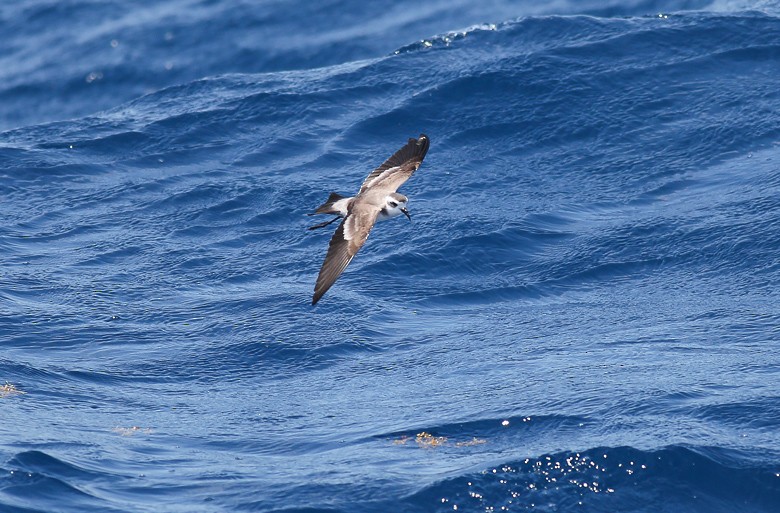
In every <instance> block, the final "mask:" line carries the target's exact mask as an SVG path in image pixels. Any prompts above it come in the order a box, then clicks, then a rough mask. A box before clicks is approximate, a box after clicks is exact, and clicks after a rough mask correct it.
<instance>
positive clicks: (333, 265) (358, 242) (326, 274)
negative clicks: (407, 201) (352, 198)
mask: <svg viewBox="0 0 780 513" xmlns="http://www.w3.org/2000/svg"><path fill="white" fill-rule="evenodd" d="M379 210H380V209H379V207H376V206H374V205H370V204H367V203H361V204H356V205H355V206H354V208H353V209H352V211H351V212H349V213H348V214H347V217H345V218H344V220H343V221H342V222H341V224H340V225H339V227H338V229H337V230H336V233H334V234H333V238H331V239H330V246H328V254H327V255H325V261H324V262H323V263H322V268H320V274H319V276H317V283H316V284H315V285H314V297H313V298H312V301H311V304H312V305H314V304H317V301H319V300H320V298H321V297H322V296H323V295H324V294H325V293H326V292H327V291H328V289H329V288H330V287H331V286H332V285H333V284H334V283H335V282H336V280H337V279H338V277H339V276H341V273H342V272H344V269H346V267H347V266H348V265H349V263H350V262H351V261H352V258H354V256H355V255H356V254H357V252H358V250H359V249H360V248H361V247H363V244H364V243H365V242H366V239H367V238H368V234H369V233H370V232H371V228H373V227H374V224H375V223H376V218H377V216H378V215H379Z"/></svg>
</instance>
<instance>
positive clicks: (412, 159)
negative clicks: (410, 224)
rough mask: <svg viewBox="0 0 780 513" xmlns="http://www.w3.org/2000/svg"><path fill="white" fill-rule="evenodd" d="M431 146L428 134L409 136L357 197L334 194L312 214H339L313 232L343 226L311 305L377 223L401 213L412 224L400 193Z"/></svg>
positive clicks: (329, 251)
mask: <svg viewBox="0 0 780 513" xmlns="http://www.w3.org/2000/svg"><path fill="white" fill-rule="evenodd" d="M430 144H431V142H430V139H428V136H427V135H425V134H420V136H419V137H418V138H417V139H415V138H412V137H410V138H409V140H408V142H407V143H406V144H405V145H404V146H403V147H402V148H401V149H399V150H398V151H396V152H395V153H394V154H393V155H392V156H391V157H390V158H389V159H387V160H386V161H385V162H384V163H383V164H382V165H381V166H379V167H378V168H376V169H374V170H373V171H371V173H370V174H369V175H368V176H367V177H366V179H365V180H364V181H363V184H362V185H361V186H360V190H359V191H358V193H357V194H356V195H355V196H351V197H347V196H342V195H340V194H338V193H335V192H332V193H330V196H328V200H327V201H326V202H325V203H323V204H322V205H320V206H319V207H317V210H316V211H315V212H313V213H311V214H309V215H317V214H335V215H336V217H335V218H333V219H331V220H330V221H325V222H323V223H319V224H316V225H314V226H311V227H309V229H310V230H315V229H317V228H323V227H325V226H328V225H329V224H331V223H333V222H335V221H338V220H339V219H341V224H340V225H339V227H338V228H337V229H336V232H335V233H334V234H333V237H332V238H331V239H330V244H329V246H328V252H327V254H326V255H325V260H324V261H323V263H322V267H321V268H320V273H319V275H318V276H317V282H316V284H315V285H314V296H313V297H312V301H311V304H312V306H313V305H316V304H317V301H319V300H320V299H321V298H322V296H323V295H325V293H326V292H327V291H328V289H330V288H331V287H332V286H333V284H334V283H335V282H336V280H337V279H338V278H339V276H341V273H342V272H344V269H346V267H347V266H348V265H349V263H350V262H351V261H352V259H353V258H354V257H355V255H356V254H357V252H358V251H359V250H360V248H361V247H363V244H365V242H366V239H368V235H369V233H370V232H371V229H372V228H373V227H374V224H376V222H377V221H384V220H385V219H392V218H393V217H397V216H400V215H401V214H403V215H405V216H406V217H407V218H408V219H409V221H411V220H412V216H411V215H410V214H409V211H408V210H407V208H406V207H407V204H408V203H409V198H407V197H406V196H404V195H403V194H400V193H399V192H397V191H398V188H399V187H400V186H401V185H403V184H404V182H406V181H407V180H408V179H409V178H410V177H411V176H412V175H413V174H414V172H415V171H417V169H419V167H420V164H422V161H423V159H424V158H425V154H426V153H428V148H429V147H430Z"/></svg>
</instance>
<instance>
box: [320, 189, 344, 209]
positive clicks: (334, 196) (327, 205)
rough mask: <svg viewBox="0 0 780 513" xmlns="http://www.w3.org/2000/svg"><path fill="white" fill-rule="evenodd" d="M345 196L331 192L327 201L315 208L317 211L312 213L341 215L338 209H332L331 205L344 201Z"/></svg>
mask: <svg viewBox="0 0 780 513" xmlns="http://www.w3.org/2000/svg"><path fill="white" fill-rule="evenodd" d="M344 198H346V196H342V195H341V194H338V193H335V192H331V193H330V196H328V201H326V202H325V203H323V204H322V205H320V206H319V207H317V210H315V211H314V213H315V214H341V211H340V210H338V209H334V208H333V204H334V203H336V202H337V201H338V200H341V199H344Z"/></svg>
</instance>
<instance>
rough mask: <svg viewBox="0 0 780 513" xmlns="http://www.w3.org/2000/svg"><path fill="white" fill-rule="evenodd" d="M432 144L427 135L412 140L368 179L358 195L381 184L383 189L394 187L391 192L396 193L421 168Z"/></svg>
mask: <svg viewBox="0 0 780 513" xmlns="http://www.w3.org/2000/svg"><path fill="white" fill-rule="evenodd" d="M430 144H431V141H430V139H428V136H426V135H425V134H420V137H418V138H417V139H414V138H410V139H409V142H407V143H406V145H405V146H404V147H403V148H401V149H400V150H398V151H396V152H395V153H394V154H393V156H392V157H390V158H389V159H387V160H386V161H385V163H384V164H382V165H381V166H379V167H378V168H376V169H374V170H373V171H372V172H371V174H369V175H368V176H367V177H366V179H365V180H364V181H363V185H361V186H360V193H358V194H361V193H362V192H363V191H365V190H366V189H370V188H371V187H375V186H377V185H380V184H381V186H382V188H385V187H386V186H388V185H389V186H390V187H392V186H393V185H394V186H395V188H393V189H392V190H390V191H389V192H395V191H396V189H398V187H400V186H401V184H403V183H404V182H405V181H407V180H408V179H409V177H410V176H412V174H414V172H415V171H417V168H419V167H420V164H422V161H423V159H424V158H425V154H426V153H427V152H428V147H429V146H430ZM396 183H397V184H396Z"/></svg>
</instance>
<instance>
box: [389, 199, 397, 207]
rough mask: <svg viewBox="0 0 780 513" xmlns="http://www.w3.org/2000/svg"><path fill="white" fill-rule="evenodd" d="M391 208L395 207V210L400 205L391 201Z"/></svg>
mask: <svg viewBox="0 0 780 513" xmlns="http://www.w3.org/2000/svg"><path fill="white" fill-rule="evenodd" d="M390 206H391V207H393V208H395V207H397V206H398V203H396V202H395V201H391V202H390Z"/></svg>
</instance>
